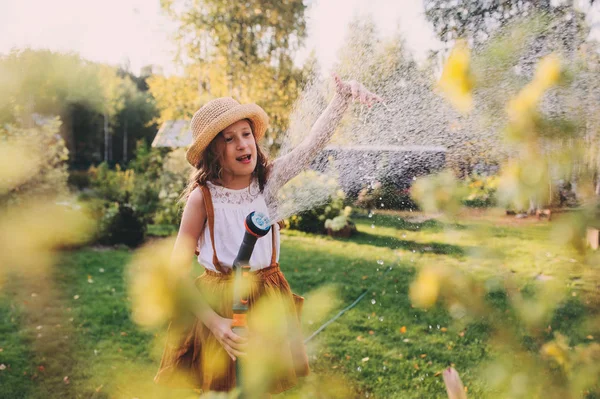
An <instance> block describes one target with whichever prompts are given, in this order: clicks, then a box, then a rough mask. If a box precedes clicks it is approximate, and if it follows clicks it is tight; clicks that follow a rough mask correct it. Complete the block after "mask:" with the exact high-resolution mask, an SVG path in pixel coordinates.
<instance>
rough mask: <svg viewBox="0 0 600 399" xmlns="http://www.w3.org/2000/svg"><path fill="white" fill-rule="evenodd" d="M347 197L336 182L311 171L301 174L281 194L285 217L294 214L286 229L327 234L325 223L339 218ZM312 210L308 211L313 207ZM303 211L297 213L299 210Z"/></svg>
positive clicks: (280, 201) (287, 220)
mask: <svg viewBox="0 0 600 399" xmlns="http://www.w3.org/2000/svg"><path fill="white" fill-rule="evenodd" d="M345 198H346V196H345V194H344V192H343V191H341V190H340V189H339V186H338V184H337V183H336V181H335V180H334V179H331V178H328V177H327V176H325V175H323V174H320V173H318V172H315V171H313V170H309V171H306V172H303V173H301V174H300V175H298V176H297V177H295V178H294V179H292V180H291V181H290V182H289V183H288V184H286V185H285V186H284V187H283V188H282V189H281V190H280V192H279V203H280V209H279V211H280V212H281V214H282V215H289V214H292V216H290V217H289V218H287V219H286V225H287V226H288V227H289V228H291V229H294V230H300V231H305V232H307V233H324V232H325V221H326V220H327V219H333V218H335V217H336V216H339V215H340V213H341V212H342V210H343V209H344V206H345V204H344V200H345ZM311 205H312V208H311V209H308V210H305V209H306V208H308V207H310V206H311ZM299 209H300V210H301V211H299V212H298V210H299Z"/></svg>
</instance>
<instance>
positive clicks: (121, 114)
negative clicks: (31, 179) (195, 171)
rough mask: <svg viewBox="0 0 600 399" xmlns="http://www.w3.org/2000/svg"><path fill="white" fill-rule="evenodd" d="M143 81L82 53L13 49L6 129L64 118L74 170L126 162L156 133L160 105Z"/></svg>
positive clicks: (0, 83) (1, 70)
mask: <svg viewBox="0 0 600 399" xmlns="http://www.w3.org/2000/svg"><path fill="white" fill-rule="evenodd" d="M138 79H139V78H136V77H135V76H133V75H131V74H130V73H129V72H127V71H125V70H123V69H120V68H117V67H113V66H109V65H104V64H98V63H93V62H90V61H87V60H85V59H82V58H81V57H80V56H79V55H76V54H63V53H58V52H52V51H48V50H31V49H25V50H13V51H11V52H10V53H8V54H6V55H0V125H4V124H6V123H11V124H16V125H17V126H22V127H33V126H34V125H35V124H36V123H37V121H38V120H39V119H48V118H52V117H59V118H60V121H61V125H60V131H59V132H60V135H61V136H62V137H63V139H64V140H65V142H66V146H67V148H68V149H69V164H70V165H72V166H76V167H78V168H82V167H88V166H89V165H90V164H93V163H98V162H101V161H113V162H114V161H115V160H125V159H126V158H127V157H129V158H130V157H131V155H129V154H131V152H132V150H133V149H134V147H133V146H134V144H135V142H136V141H137V140H139V139H140V138H145V139H146V140H149V139H150V138H151V137H153V135H154V134H155V132H156V131H155V129H154V127H153V126H151V125H149V122H150V121H151V120H152V119H153V118H154V116H155V112H156V110H155V106H154V101H153V99H152V97H151V96H150V95H149V94H148V93H147V92H145V91H142V90H140V85H139V84H138V81H137V80H138ZM142 86H143V85H142ZM105 119H106V121H105ZM105 122H106V124H105ZM106 144H108V146H106Z"/></svg>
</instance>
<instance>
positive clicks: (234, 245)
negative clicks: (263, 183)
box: [198, 179, 280, 272]
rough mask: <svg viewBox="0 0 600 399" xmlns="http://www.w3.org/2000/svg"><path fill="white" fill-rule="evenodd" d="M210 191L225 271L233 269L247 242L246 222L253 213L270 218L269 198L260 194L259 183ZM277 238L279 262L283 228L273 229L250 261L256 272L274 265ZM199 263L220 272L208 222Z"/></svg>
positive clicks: (217, 245)
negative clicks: (238, 188)
mask: <svg viewBox="0 0 600 399" xmlns="http://www.w3.org/2000/svg"><path fill="white" fill-rule="evenodd" d="M207 188H208V189H209V190H210V193H211V197H212V202H213V207H214V213H215V231H214V234H215V248H216V250H217V257H218V259H219V263H220V264H221V266H222V267H228V268H231V267H232V265H233V261H234V260H235V257H236V256H237V254H238V251H239V248H240V244H241V243H242V240H243V238H244V233H245V232H246V228H245V227H244V221H245V220H246V216H248V214H250V213H251V212H252V211H256V212H262V213H264V214H266V215H268V210H267V203H266V201H265V196H264V194H263V193H261V192H260V189H259V186H258V181H257V180H256V179H253V180H252V183H251V184H250V186H249V187H247V188H244V189H241V190H232V189H229V188H225V187H222V186H217V185H215V184H213V183H210V182H207ZM271 234H275V249H276V250H277V252H276V255H277V261H279V243H280V237H279V226H277V224H275V225H274V226H271V231H270V232H269V233H268V234H267V235H266V236H264V237H261V238H259V239H258V240H257V241H256V245H255V247H254V251H253V252H252V256H251V257H250V268H251V269H252V270H258V269H263V268H265V267H269V266H270V265H271V256H272V254H273V245H272V236H271ZM198 250H199V252H200V253H199V255H198V263H200V264H201V265H202V266H204V267H205V268H206V269H208V270H212V271H215V272H218V271H217V269H216V267H215V265H214V264H213V248H212V243H211V239H210V229H209V227H208V221H207V223H206V225H205V226H204V231H203V233H202V234H201V235H200V238H199V239H198Z"/></svg>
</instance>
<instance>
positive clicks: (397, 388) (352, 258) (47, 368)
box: [0, 214, 589, 398]
mask: <svg viewBox="0 0 600 399" xmlns="http://www.w3.org/2000/svg"><path fill="white" fill-rule="evenodd" d="M401 216H403V217H402V218H400V217H399V215H396V214H390V215H379V214H378V215H375V216H373V217H372V218H368V217H366V216H364V215H363V216H362V217H358V218H357V219H356V222H357V226H358V234H357V235H356V236H354V237H352V238H350V239H332V238H329V237H322V236H315V235H310V234H305V233H301V232H297V231H285V234H284V235H283V236H282V253H281V257H280V262H281V266H282V269H283V270H284V273H285V275H286V277H287V278H288V280H289V282H290V284H291V286H292V288H293V290H294V291H295V292H297V293H299V294H302V295H304V296H306V298H307V301H309V300H310V298H311V293H312V292H314V290H317V289H319V288H323V287H325V286H327V287H332V288H333V289H334V291H335V292H336V297H337V298H338V300H339V301H338V305H337V306H336V307H335V308H333V309H331V310H330V312H329V313H328V314H326V315H325V316H326V317H321V318H320V319H317V318H315V317H313V316H314V315H313V314H305V315H304V316H305V317H304V320H303V332H304V334H305V336H308V335H309V334H310V333H311V332H312V331H314V330H315V329H316V328H318V326H319V325H320V323H322V322H323V321H324V320H325V319H327V318H328V317H330V316H332V315H333V314H335V313H337V311H339V309H341V308H342V307H344V306H346V305H347V304H349V303H351V302H352V301H353V300H354V299H355V298H356V297H358V296H359V295H360V294H361V293H362V292H364V290H368V293H367V295H366V297H365V298H364V299H363V300H362V301H361V302H359V304H358V305H357V306H356V307H355V308H353V309H352V310H350V311H348V312H347V313H346V314H344V315H343V316H342V317H341V318H340V319H339V320H337V321H336V322H335V323H333V324H331V325H330V326H329V327H328V328H326V329H325V330H324V331H323V332H322V333H321V334H320V335H318V336H317V337H316V338H315V339H314V340H313V341H311V342H310V343H309V344H308V350H309V356H310V360H311V367H312V369H313V371H314V372H313V375H312V376H311V377H309V378H308V379H307V380H306V381H305V382H304V383H303V384H301V385H300V386H299V387H298V388H296V389H294V390H291V391H289V392H287V393H285V394H283V395H282V396H283V397H290V398H292V397H311V396H314V395H313V394H314V392H313V393H312V394H311V389H313V390H314V389H316V388H314V386H317V387H319V388H318V390H319V392H321V393H322V394H323V392H327V389H332V388H331V387H332V386H335V383H336V382H339V383H340V384H343V385H344V386H345V387H346V388H347V389H348V390H349V392H351V393H350V394H347V395H346V396H344V397H354V396H355V397H359V396H360V397H365V396H370V397H378V398H423V397H427V398H445V397H446V396H445V390H444V387H443V382H442V379H441V376H440V375H439V372H440V371H441V370H443V369H444V368H445V367H447V366H448V365H450V364H454V365H455V366H456V368H457V369H458V370H459V371H460V372H461V377H462V378H463V381H464V382H465V384H466V385H467V386H468V388H469V393H470V396H471V397H476V398H480V397H486V393H489V392H488V390H487V388H486V385H485V382H484V381H483V380H482V379H481V377H480V375H479V371H480V369H481V367H482V364H484V362H485V361H486V360H487V359H488V358H489V356H490V346H489V343H488V340H489V338H490V328H491V326H490V325H488V324H486V323H485V322H483V321H480V320H471V321H470V322H469V324H468V325H466V328H465V326H464V325H458V324H456V323H454V321H453V319H452V317H451V316H450V315H449V314H448V312H447V311H445V310H444V309H442V308H441V307H434V308H433V309H430V310H427V311H426V310H420V309H415V308H412V307H411V304H410V301H409V298H408V291H409V286H410V283H411V281H412V280H413V279H414V277H415V274H416V272H417V271H418V269H419V268H420V267H422V266H423V265H429V264H442V263H443V264H446V265H450V266H452V267H456V268H457V269H460V270H465V271H468V272H469V273H473V274H475V275H478V276H480V277H483V278H487V277H489V276H490V275H494V274H500V275H502V274H504V273H510V274H511V275H514V276H516V278H517V280H518V281H519V284H520V285H521V286H522V287H525V288H526V287H528V286H529V285H531V284H532V282H533V281H534V280H533V278H534V277H535V276H537V275H539V274H540V273H543V274H544V275H547V276H554V277H556V279H559V278H560V277H562V276H563V275H564V274H565V273H567V272H568V271H570V272H572V270H573V267H572V265H573V262H572V261H571V259H573V258H574V257H575V256H576V255H575V254H574V253H572V252H570V251H569V250H568V249H565V248H562V247H561V248H559V247H556V246H553V245H552V244H551V243H549V242H548V241H547V238H548V237H549V234H550V227H549V225H548V224H547V222H541V223H538V222H527V225H526V226H513V225H510V224H504V225H503V224H500V223H497V222H496V221H495V220H494V219H492V220H489V219H485V218H479V217H471V218H465V219H464V220H461V222H460V223H452V224H444V223H441V222H439V221H434V220H429V221H424V222H420V223H419V222H415V221H412V222H411V221H408V220H407V218H406V217H405V216H406V215H401ZM170 231H171V230H169V229H166V228H158V227H154V228H153V230H151V232H156V234H157V235H165V234H168V233H169V232H170ZM484 232H485V234H483V233H484ZM482 248H483V249H482ZM130 257H131V252H130V251H128V250H125V249H118V250H107V249H100V248H96V249H94V248H85V249H81V250H77V251H73V252H69V253H65V254H64V255H63V256H62V257H61V259H60V261H59V262H58V264H57V266H56V268H55V269H54V272H53V274H52V275H50V276H47V278H46V279H45V280H44V281H42V282H37V283H31V282H29V283H27V282H19V281H18V280H15V281H14V282H13V283H12V284H11V285H10V289H8V290H5V293H4V296H3V298H2V300H1V301H0V320H1V321H2V323H1V324H0V348H1V349H2V351H1V352H0V364H4V365H7V368H6V369H5V370H3V371H0V397H2V398H5V397H6V398H53V397H61V398H62V397H67V398H70V397H72V398H109V397H110V398H112V397H115V398H121V397H122V398H125V397H129V398H131V397H136V396H137V397H145V398H146V397H149V398H151V397H160V396H161V395H164V394H167V392H169V391H165V390H163V389H160V388H158V387H155V386H154V385H153V383H152V377H153V373H154V372H155V371H156V369H157V366H158V361H159V359H160V354H161V345H162V342H163V341H162V338H163V334H161V333H154V332H148V331H144V330H141V329H140V328H138V327H137V326H136V325H135V324H134V323H133V322H132V320H131V318H130V308H129V300H128V297H127V289H126V288H127V287H126V282H125V276H124V273H123V272H124V269H125V265H126V264H127V262H128V261H129V259H130ZM389 267H391V268H392V269H391V270H388V268H389ZM198 272H199V270H198ZM566 281H567V282H568V284H567V286H566V287H564V288H565V290H566V291H568V292H570V291H573V292H576V290H575V289H576V288H577V286H576V283H575V282H574V280H570V279H567V280H566ZM34 291H35V292H34ZM33 293H37V295H36V296H35V297H34V296H32V294H33ZM487 300H488V301H489V303H490V304H491V305H492V307H494V308H495V309H499V310H503V309H504V308H505V307H506V306H507V302H506V296H505V295H504V294H503V293H502V292H492V293H491V294H490V295H488V298H487ZM36 304H37V305H36ZM585 314H586V308H585V306H584V305H583V304H582V303H581V301H580V300H579V297H569V298H568V300H565V301H563V302H562V303H561V305H560V306H559V307H558V309H557V310H556V312H555V314H554V319H553V321H552V325H553V327H554V329H555V330H556V329H560V330H561V331H564V332H565V333H567V334H569V336H571V337H572V338H573V339H574V340H576V341H579V340H583V339H585V335H586V334H589V332H581V331H580V330H581V329H580V326H581V323H582V319H583V317H584V316H585ZM39 325H41V326H42V328H41V329H38V327H39ZM40 332H41V333H42V336H41V337H40V336H39V334H40ZM44 340H46V341H44ZM41 366H42V367H41ZM65 377H67V379H65ZM311 387H312V388H311ZM194 395H195V396H196V397H197V394H194V393H193V392H188V391H181V392H177V393H176V394H173V393H172V392H170V397H194ZM325 395H326V394H325ZM325 397H327V396H325Z"/></svg>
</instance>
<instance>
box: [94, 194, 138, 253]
mask: <svg viewBox="0 0 600 399" xmlns="http://www.w3.org/2000/svg"><path fill="white" fill-rule="evenodd" d="M99 222H100V223H99V232H98V233H99V234H98V242H100V243H101V244H105V245H116V244H125V245H127V246H129V247H137V246H138V245H140V244H141V243H142V242H143V241H144V238H145V236H146V223H145V222H144V220H143V218H142V217H141V216H140V215H139V214H138V213H137V212H136V210H135V209H134V208H133V207H132V206H131V205H129V204H127V203H110V204H106V207H105V210H104V212H103V214H102V217H101V219H100V221H99Z"/></svg>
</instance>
